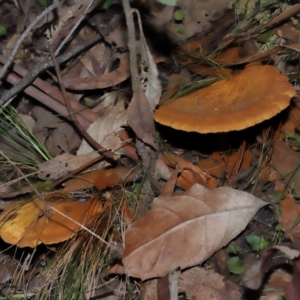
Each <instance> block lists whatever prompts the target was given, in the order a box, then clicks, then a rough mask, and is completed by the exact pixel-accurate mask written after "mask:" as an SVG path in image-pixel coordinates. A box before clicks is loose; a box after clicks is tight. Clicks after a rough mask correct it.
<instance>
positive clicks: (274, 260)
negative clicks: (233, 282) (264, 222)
mask: <svg viewBox="0 0 300 300" xmlns="http://www.w3.org/2000/svg"><path fill="white" fill-rule="evenodd" d="M279 251H280V252H281V253H282V254H283V255H284V257H285V258H287V259H289V260H294V259H295V258H297V257H299V255H300V252H299V251H298V250H295V249H291V248H289V247H286V246H275V247H272V248H269V249H267V250H265V251H264V253H263V256H262V259H261V260H259V261H257V262H256V263H254V264H253V265H251V266H250V267H249V268H248V269H247V270H246V272H245V274H244V277H243V284H244V285H245V286H246V287H247V288H250V289H253V290H257V289H259V288H260V286H261V285H262V283H263V279H264V277H265V276H266V273H267V271H269V270H272V269H274V267H276V266H277V267H279V266H280V265H282V264H283V263H284V262H285V261H284V260H283V259H282V258H283V256H282V255H281V256H279V255H277V254H278V252H279Z"/></svg>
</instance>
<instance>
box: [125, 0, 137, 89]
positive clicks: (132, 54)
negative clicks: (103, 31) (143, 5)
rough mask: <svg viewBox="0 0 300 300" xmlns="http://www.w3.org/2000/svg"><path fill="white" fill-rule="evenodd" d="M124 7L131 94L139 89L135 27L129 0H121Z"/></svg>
mask: <svg viewBox="0 0 300 300" xmlns="http://www.w3.org/2000/svg"><path fill="white" fill-rule="evenodd" d="M122 4H123V7H124V12H125V17H126V24H127V32H128V50H129V59H130V72H131V82H132V90H133V92H134V93H135V92H137V91H138V89H139V88H140V76H139V74H138V67H137V54H136V39H135V27H134V22H133V15H132V13H133V10H132V9H131V7H130V3H129V0H122Z"/></svg>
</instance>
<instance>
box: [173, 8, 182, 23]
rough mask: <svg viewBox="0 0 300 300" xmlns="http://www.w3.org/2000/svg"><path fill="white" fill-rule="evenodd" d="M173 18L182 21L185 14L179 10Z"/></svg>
mask: <svg viewBox="0 0 300 300" xmlns="http://www.w3.org/2000/svg"><path fill="white" fill-rule="evenodd" d="M173 16H174V19H175V20H176V21H182V20H183V19H184V12H183V11H182V10H181V9H178V10H176V11H175V12H174V15H173Z"/></svg>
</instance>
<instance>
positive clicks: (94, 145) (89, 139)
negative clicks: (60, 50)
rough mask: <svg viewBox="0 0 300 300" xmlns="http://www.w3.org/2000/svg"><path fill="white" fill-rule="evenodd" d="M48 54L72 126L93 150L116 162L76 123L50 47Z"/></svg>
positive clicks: (75, 117)
mask: <svg viewBox="0 0 300 300" xmlns="http://www.w3.org/2000/svg"><path fill="white" fill-rule="evenodd" d="M50 54H51V57H52V60H53V63H54V68H55V72H56V76H57V80H58V83H59V85H60V88H61V91H62V94H63V97H64V100H65V105H66V107H67V109H68V111H69V116H70V118H71V120H72V121H73V123H74V125H75V126H76V127H77V129H78V130H79V131H80V132H81V134H82V135H83V137H84V138H85V140H86V141H87V142H88V143H89V144H90V145H91V146H92V147H93V148H94V149H95V150H98V151H100V152H101V154H102V155H104V156H105V157H106V158H109V159H112V160H117V159H118V156H117V155H116V154H115V153H113V152H112V151H109V150H107V149H105V148H104V147H103V146H101V145H100V144H99V143H98V142H96V141H95V140H94V139H93V138H92V137H91V136H90V135H89V134H88V133H87V132H86V131H85V129H84V128H83V127H82V125H81V124H80V123H79V122H78V120H77V116H76V114H74V112H73V110H72V107H71V104H70V99H69V96H68V94H67V91H66V89H65V86H64V84H63V80H62V78H61V73H60V67H59V64H58V61H57V59H56V57H55V54H54V51H53V49H52V47H50Z"/></svg>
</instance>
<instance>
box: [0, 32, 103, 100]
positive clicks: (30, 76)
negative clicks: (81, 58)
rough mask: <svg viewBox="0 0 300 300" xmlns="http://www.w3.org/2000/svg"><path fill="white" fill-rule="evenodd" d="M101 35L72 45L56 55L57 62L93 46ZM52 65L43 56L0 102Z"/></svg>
mask: <svg viewBox="0 0 300 300" xmlns="http://www.w3.org/2000/svg"><path fill="white" fill-rule="evenodd" d="M101 39H102V37H101V36H100V35H99V34H96V35H95V36H94V37H92V38H91V39H89V40H86V41H84V42H82V43H80V45H78V46H76V47H74V48H73V49H71V50H70V51H68V52H66V53H65V54H62V55H60V56H59V57H57V60H58V62H59V63H60V64H61V63H64V62H66V61H67V60H69V59H70V58H72V57H73V56H75V55H76V54H78V53H80V52H82V51H83V50H85V49H87V48H89V47H91V46H93V45H94V44H96V43H97V42H98V41H100V40H101ZM1 61H3V57H1ZM8 62H9V60H8V61H7V62H6V63H5V66H6V65H7V64H8ZM53 66H54V63H53V60H52V59H51V57H50V56H47V57H45V59H44V60H43V61H42V62H40V63H38V64H37V66H36V68H35V69H34V70H32V71H29V72H28V73H27V75H26V76H24V77H23V79H22V80H21V81H20V82H19V83H18V84H16V85H15V86H14V87H12V88H11V89H10V90H9V91H7V92H6V93H4V94H3V95H2V97H1V98H0V104H2V105H3V104H4V103H5V102H7V101H8V100H9V99H10V98H12V97H13V96H15V95H16V94H18V93H19V92H20V91H22V90H23V89H24V88H25V87H27V86H28V85H30V84H31V83H32V82H33V81H34V80H35V79H36V78H37V77H38V76H39V75H40V74H41V73H42V72H43V71H45V70H47V69H49V68H52V67H53ZM3 69H4V67H3V68H2V71H1V73H2V72H3Z"/></svg>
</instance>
